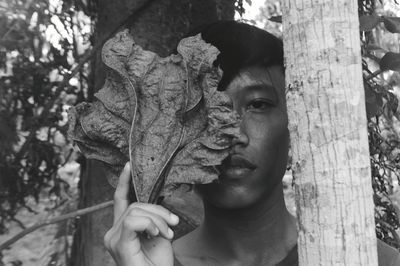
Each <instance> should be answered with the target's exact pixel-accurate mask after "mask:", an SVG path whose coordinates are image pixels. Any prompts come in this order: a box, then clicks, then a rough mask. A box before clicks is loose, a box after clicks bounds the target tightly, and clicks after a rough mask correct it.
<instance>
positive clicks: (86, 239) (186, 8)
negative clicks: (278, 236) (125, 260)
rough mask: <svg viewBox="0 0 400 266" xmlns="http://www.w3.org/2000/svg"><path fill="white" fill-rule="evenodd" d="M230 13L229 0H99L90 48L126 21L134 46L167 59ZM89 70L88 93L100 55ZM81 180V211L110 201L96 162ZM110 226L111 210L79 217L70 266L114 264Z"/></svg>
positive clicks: (98, 72)
mask: <svg viewBox="0 0 400 266" xmlns="http://www.w3.org/2000/svg"><path fill="white" fill-rule="evenodd" d="M143 3H145V5H146V7H145V8H144V10H142V11H141V12H139V13H137V12H136V13H135V14H134V15H131V14H132V13H133V12H135V10H137V8H138V7H139V6H141V5H142V4H143ZM146 3H147V4H146ZM233 15H234V0H181V1H176V0H175V1H174V0H163V1H160V0H137V1H133V0H130V1H129V0H113V1H109V0H98V22H97V24H96V30H95V34H94V40H95V41H94V45H96V43H98V42H102V41H103V40H104V38H106V36H108V35H109V34H110V32H112V31H113V30H114V29H115V28H116V27H118V26H119V25H120V24H121V23H122V22H123V21H125V20H126V18H128V17H129V19H128V23H127V27H128V28H129V29H130V31H131V33H132V34H133V36H134V38H135V41H136V43H137V44H139V45H140V46H142V47H143V48H144V49H148V50H152V51H155V52H157V53H158V54H159V55H161V56H166V55H168V54H170V53H171V52H172V51H173V50H174V48H175V46H176V45H177V44H178V41H179V40H180V39H181V38H182V37H183V36H184V35H185V34H186V33H188V32H189V31H190V30H192V29H193V28H195V27H197V26H200V25H202V24H205V23H210V22H213V21H216V20H221V19H233ZM92 66H93V69H92V71H93V75H94V82H93V84H94V85H93V88H92V91H97V90H99V89H100V88H101V86H102V85H103V82H104V79H105V73H104V67H103V64H102V62H101V54H100V51H99V53H98V54H97V56H96V58H95V59H94V60H93V62H92ZM92 93H93V92H92ZM81 182H82V185H81V202H80V206H81V207H82V208H83V207H87V206H91V205H94V204H97V203H100V202H104V201H107V200H111V199H112V196H113V192H114V189H113V188H112V187H111V186H110V185H109V184H108V182H107V180H106V178H105V175H104V173H103V171H102V170H101V165H100V163H98V162H94V161H88V163H87V167H86V170H85V171H84V174H83V179H82V180H81ZM111 224H112V208H108V209H105V210H102V211H98V212H96V213H93V214H91V215H88V216H86V217H82V218H81V222H80V224H79V226H78V230H77V234H76V237H75V239H76V240H77V242H78V243H75V244H74V251H73V253H74V254H76V257H75V258H74V260H75V262H74V263H73V265H77V266H83V265H84V266H92V265H93V266H102V265H107V266H109V265H114V263H113V260H112V258H111V257H110V256H109V255H108V252H107V251H106V249H105V248H104V246H103V236H104V234H105V232H106V231H107V230H108V229H109V228H110V227H111Z"/></svg>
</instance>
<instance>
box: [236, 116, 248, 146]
mask: <svg viewBox="0 0 400 266" xmlns="http://www.w3.org/2000/svg"><path fill="white" fill-rule="evenodd" d="M245 123H246V121H245V119H243V117H242V120H241V121H240V124H239V131H238V134H235V136H234V137H233V139H232V146H233V147H237V146H247V145H248V144H249V136H248V135H247V134H246V125H245Z"/></svg>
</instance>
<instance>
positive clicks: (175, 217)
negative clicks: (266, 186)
mask: <svg viewBox="0 0 400 266" xmlns="http://www.w3.org/2000/svg"><path fill="white" fill-rule="evenodd" d="M170 217H171V222H172V223H173V224H177V223H179V217H178V216H177V215H175V214H173V213H171V214H170Z"/></svg>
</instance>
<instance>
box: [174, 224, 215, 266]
mask: <svg viewBox="0 0 400 266" xmlns="http://www.w3.org/2000/svg"><path fill="white" fill-rule="evenodd" d="M198 234H199V232H198V231H197V230H194V231H192V232H190V233H189V234H186V235H184V236H183V237H181V238H179V239H177V240H175V241H174V242H173V243H172V248H173V250H174V256H175V261H177V262H178V265H179V264H180V265H179V266H186V265H190V266H204V265H209V266H220V265H222V264H220V263H218V261H217V260H216V259H213V258H212V255H211V254H209V252H207V250H206V248H205V247H203V246H202V244H201V241H198V240H199V238H198V237H199V235H198Z"/></svg>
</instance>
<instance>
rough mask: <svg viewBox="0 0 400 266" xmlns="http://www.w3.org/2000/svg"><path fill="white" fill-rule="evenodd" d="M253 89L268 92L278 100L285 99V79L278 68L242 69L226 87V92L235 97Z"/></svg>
mask: <svg viewBox="0 0 400 266" xmlns="http://www.w3.org/2000/svg"><path fill="white" fill-rule="evenodd" d="M253 89H262V90H265V91H270V92H271V93H274V94H276V95H277V97H278V98H279V99H282V98H283V99H282V100H284V98H285V77H284V74H283V71H282V68H281V67H280V66H270V67H262V66H254V67H248V68H244V69H242V70H241V71H240V72H239V73H238V74H237V75H236V76H235V77H234V78H233V79H232V81H231V82H230V83H229V85H228V86H227V87H226V92H227V93H228V94H229V95H231V96H235V95H237V94H241V93H245V92H246V91H251V90H253Z"/></svg>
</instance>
